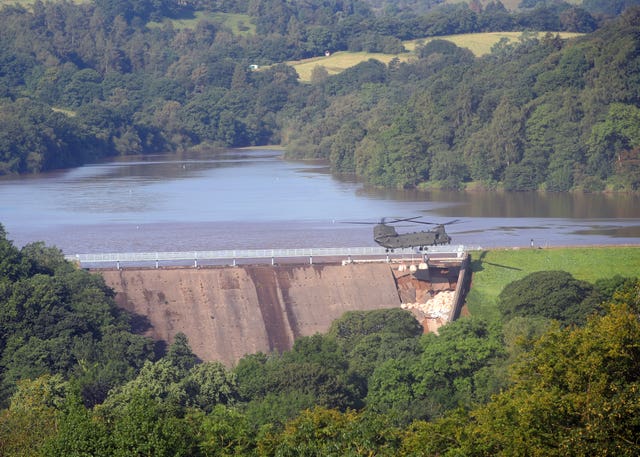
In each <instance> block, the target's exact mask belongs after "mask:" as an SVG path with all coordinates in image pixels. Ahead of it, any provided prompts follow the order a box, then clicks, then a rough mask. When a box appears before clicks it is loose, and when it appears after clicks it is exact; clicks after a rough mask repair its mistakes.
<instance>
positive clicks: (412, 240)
mask: <svg viewBox="0 0 640 457" xmlns="http://www.w3.org/2000/svg"><path fill="white" fill-rule="evenodd" d="M373 239H374V241H375V242H376V243H378V244H379V245H380V246H383V247H385V248H387V249H390V250H393V249H403V248H420V249H422V248H424V247H426V246H436V245H439V244H449V243H451V237H450V236H449V235H447V232H446V231H445V229H444V226H443V225H438V226H436V227H435V228H434V229H432V230H425V231H422V232H413V233H403V234H399V233H398V232H397V231H396V229H395V228H393V227H391V226H389V225H386V224H377V225H376V226H375V227H374V228H373Z"/></svg>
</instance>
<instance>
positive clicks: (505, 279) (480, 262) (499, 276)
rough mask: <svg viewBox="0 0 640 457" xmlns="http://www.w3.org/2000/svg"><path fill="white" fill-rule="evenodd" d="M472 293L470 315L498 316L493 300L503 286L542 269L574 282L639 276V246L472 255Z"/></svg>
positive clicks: (531, 250)
mask: <svg viewBox="0 0 640 457" xmlns="http://www.w3.org/2000/svg"><path fill="white" fill-rule="evenodd" d="M471 269H472V271H473V276H472V284H471V290H470V291H469V293H468V294H467V307H468V309H469V312H470V313H471V314H472V315H476V316H481V317H483V318H486V319H495V318H498V317H499V314H498V310H497V308H496V298H497V297H498V294H500V292H501V291H502V289H503V288H504V286H506V285H507V284H509V283H510V282H512V281H515V280H517V279H520V278H523V277H524V276H526V275H528V274H530V273H533V272H536V271H544V270H563V271H567V272H569V273H571V274H572V275H573V276H574V277H575V278H576V279H581V280H584V281H588V282H590V283H593V282H595V281H596V280H597V279H603V278H610V277H612V276H615V275H620V276H624V277H637V276H640V247H624V246H622V247H589V248H550V249H526V248H525V249H499V250H489V251H480V252H473V253H472V254H471Z"/></svg>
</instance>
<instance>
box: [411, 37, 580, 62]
mask: <svg viewBox="0 0 640 457" xmlns="http://www.w3.org/2000/svg"><path fill="white" fill-rule="evenodd" d="M545 33H546V32H525V34H526V36H529V37H532V36H537V37H541V36H544V34H545ZM552 33H554V34H555V33H558V34H559V35H560V37H561V38H563V39H568V38H575V37H577V36H580V35H582V34H580V33H569V32H552ZM522 36H523V32H486V33H464V34H461V35H447V36H441V37H430V38H424V39H419V40H412V41H405V42H404V43H402V44H403V45H404V47H405V49H406V50H407V51H414V50H415V49H416V47H417V46H418V45H420V44H426V43H428V42H429V41H431V40H447V41H451V42H452V43H453V44H455V45H456V46H458V47H460V48H467V49H469V50H470V51H471V52H473V54H474V55H476V56H482V55H485V54H489V53H490V52H491V48H492V47H493V46H494V45H495V44H496V43H498V42H499V41H500V40H501V39H503V38H506V39H507V40H509V41H510V42H512V41H518V40H519V39H520V38H521V37H522Z"/></svg>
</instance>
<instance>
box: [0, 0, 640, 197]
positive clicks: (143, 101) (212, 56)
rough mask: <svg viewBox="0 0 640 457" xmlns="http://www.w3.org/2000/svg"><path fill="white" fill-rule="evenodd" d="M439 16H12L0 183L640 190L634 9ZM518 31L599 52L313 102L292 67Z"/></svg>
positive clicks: (104, 9)
mask: <svg viewBox="0 0 640 457" xmlns="http://www.w3.org/2000/svg"><path fill="white" fill-rule="evenodd" d="M440 3H441V2H437V1H436V2H420V4H421V5H422V6H423V7H424V8H418V7H417V6H415V8H413V7H412V6H411V5H413V4H412V3H411V2H407V3H406V4H404V5H405V6H403V8H396V9H394V8H392V7H391V4H388V3H384V2H373V1H372V2H363V1H357V0H344V1H326V0H317V1H312V2H285V1H283V0H255V1H251V2H249V1H246V2H243V1H240V2H226V1H223V0H219V1H213V0H212V1H204V0H202V1H197V2H192V3H184V4H183V3H176V2H171V1H168V0H167V1H160V2H152V1H142V2H137V1H136V2H133V1H128V0H96V1H95V2H78V3H71V2H44V3H43V2H41V1H35V2H33V3H32V4H31V5H28V6H26V7H22V6H18V5H11V6H9V5H7V6H4V7H3V8H2V9H1V10H0V64H1V65H0V174H7V173H24V172H38V171H42V170H49V169H53V168H59V167H69V166H75V165H79V164H82V163H86V162H88V161H92V160H96V159H98V158H102V157H108V156H113V155H118V154H121V155H122V154H144V153H150V152H154V153H158V152H164V151H170V150H181V149H184V148H189V147H194V146H197V145H219V146H223V147H229V146H233V147H237V146H249V145H265V144H282V145H284V146H286V147H287V150H288V153H289V154H290V155H291V156H296V157H323V158H326V159H328V160H330V161H331V164H332V167H333V169H334V170H335V171H336V172H349V173H356V174H357V175H358V176H359V177H361V178H362V179H364V180H366V181H367V182H370V183H373V184H377V185H383V186H395V187H413V186H424V185H431V184H432V183H435V184H437V185H440V186H444V187H453V188H455V187H461V186H465V185H468V184H469V183H480V185H482V186H484V187H498V186H499V187H504V188H505V189H518V190H528V189H538V188H543V189H548V190H569V189H584V190H601V189H605V188H607V189H612V190H635V189H636V188H637V187H638V157H637V156H638V152H637V148H638V144H639V141H638V136H639V134H638V131H637V128H636V126H637V125H638V123H637V117H638V106H639V105H638V38H637V35H638V34H637V27H638V25H637V24H638V22H639V21H638V11H637V10H635V11H634V10H632V9H631V10H627V12H625V13H622V15H621V16H618V17H616V16H615V15H616V14H619V13H621V11H623V10H624V7H628V6H630V5H632V4H635V3H637V2H635V1H634V0H626V1H620V2H615V5H613V4H611V2H605V1H600V0H589V1H586V0H585V1H584V2H583V3H582V4H576V3H575V2H572V3H563V2H536V1H530V2H526V4H523V6H522V7H521V8H520V9H518V10H516V11H511V10H507V9H506V8H505V7H504V6H503V5H502V4H501V3H500V2H497V1H490V2H475V1H474V2H470V3H469V4H466V3H459V4H454V5H450V4H440ZM523 3H524V2H523ZM607 5H608V6H607ZM225 18H227V19H229V20H231V18H232V20H233V24H232V26H230V27H228V26H227V25H226V23H225V20H226V19H225ZM177 19H180V20H181V21H183V22H180V24H181V25H180V26H178V23H177V22H175V24H176V25H175V27H174V21H175V20H177ZM514 30H546V31H572V32H582V33H588V34H587V35H586V36H585V37H583V38H580V39H577V40H571V41H567V42H565V41H563V40H561V39H559V38H558V37H557V36H556V35H554V34H550V35H547V36H544V37H541V38H533V37H531V36H528V35H527V34H526V33H525V34H524V35H523V37H522V39H521V42H520V43H517V44H506V43H501V44H500V45H498V46H496V49H495V50H494V52H493V53H492V54H491V55H488V56H485V57H482V58H476V57H474V56H472V55H471V54H470V53H469V52H467V51H465V50H464V49H460V48H456V47H455V46H452V45H450V44H447V43H442V42H439V41H437V40H436V41H432V42H430V43H428V44H427V45H426V46H424V47H422V48H418V49H417V50H416V51H415V52H416V56H415V57H413V58H411V59H409V60H408V61H407V62H402V63H401V62H399V61H397V60H392V61H391V62H390V63H389V64H388V65H386V64H382V63H381V62H378V61H370V62H365V63H362V64H360V65H357V66H355V67H353V68H351V69H349V70H348V71H345V72H343V73H341V74H339V75H335V76H328V75H327V74H325V73H323V72H322V71H317V72H315V73H316V74H314V75H313V78H312V84H301V83H300V81H299V80H298V78H297V74H296V73H295V71H294V70H293V69H292V68H291V67H289V66H286V65H284V64H282V63H281V62H284V61H287V60H291V59H301V58H307V57H312V56H319V55H322V54H323V53H324V52H325V51H326V50H329V51H331V52H334V51H339V50H342V51H357V52H387V53H402V52H403V51H404V49H403V45H402V42H403V41H404V40H414V39H417V38H423V37H434V36H441V35H451V34H456V33H471V32H484V31H514ZM234 31H235V32H234ZM252 66H258V67H259V69H258V71H252V69H251V68H252Z"/></svg>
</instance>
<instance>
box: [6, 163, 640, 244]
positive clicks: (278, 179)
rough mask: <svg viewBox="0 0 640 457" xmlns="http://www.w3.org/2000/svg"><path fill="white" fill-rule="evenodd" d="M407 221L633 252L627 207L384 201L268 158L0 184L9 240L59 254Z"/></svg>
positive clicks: (619, 199) (635, 240)
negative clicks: (627, 246) (621, 247)
mask: <svg viewBox="0 0 640 457" xmlns="http://www.w3.org/2000/svg"><path fill="white" fill-rule="evenodd" d="M412 216H423V218H422V220H424V221H428V222H433V223H446V222H449V221H451V220H454V219H459V221H458V222H457V223H455V224H451V225H449V226H447V232H448V233H449V234H450V235H451V236H452V238H453V243H454V244H465V245H471V246H482V247H517V246H522V247H528V246H530V243H531V242H532V240H533V243H534V244H535V245H536V246H538V247H550V246H565V245H596V244H607V245H620V244H640V197H639V196H637V195H627V194H608V195H603V194H559V193H557V194H556V193H548V194H541V193H533V192H532V193H495V192H478V193H468V192H467V193H465V192H447V191H437V192H417V191H385V190H378V189H369V188H367V187H365V186H363V185H362V184H360V183H358V182H355V181H353V180H348V179H338V178H335V177H333V176H332V175H331V174H330V173H329V171H328V168H327V166H326V165H324V164H321V163H313V162H291V161H285V160H282V159H281V156H280V153H279V151H273V150H228V151H223V152H211V153H200V154H182V155H158V156H144V157H127V158H122V159H118V160H115V161H112V162H108V163H100V164H94V165H87V166H84V167H80V168H76V169H71V170H65V171H59V172H55V173H47V174H41V175H34V176H25V177H11V178H4V179H0V223H1V224H2V225H3V226H4V228H5V230H6V231H7V232H8V238H9V239H10V240H12V241H13V242H14V244H15V245H16V246H18V247H21V246H23V245H25V244H27V243H30V242H34V241H44V242H45V243H46V244H47V245H49V246H57V247H58V248H60V249H62V250H63V252H64V253H65V254H77V253H96V252H156V251H192V250H193V251H196V250H218V249H267V248H308V247H311V248H314V247H360V246H375V243H374V242H373V239H372V233H371V232H372V228H373V226H372V225H365V224H349V223H347V222H349V221H357V222H372V223H374V222H376V221H378V220H380V219H381V218H382V217H412ZM426 228H428V226H424V225H414V224H410V226H409V225H404V226H400V227H397V230H398V232H409V231H418V230H424V229H426Z"/></svg>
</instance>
